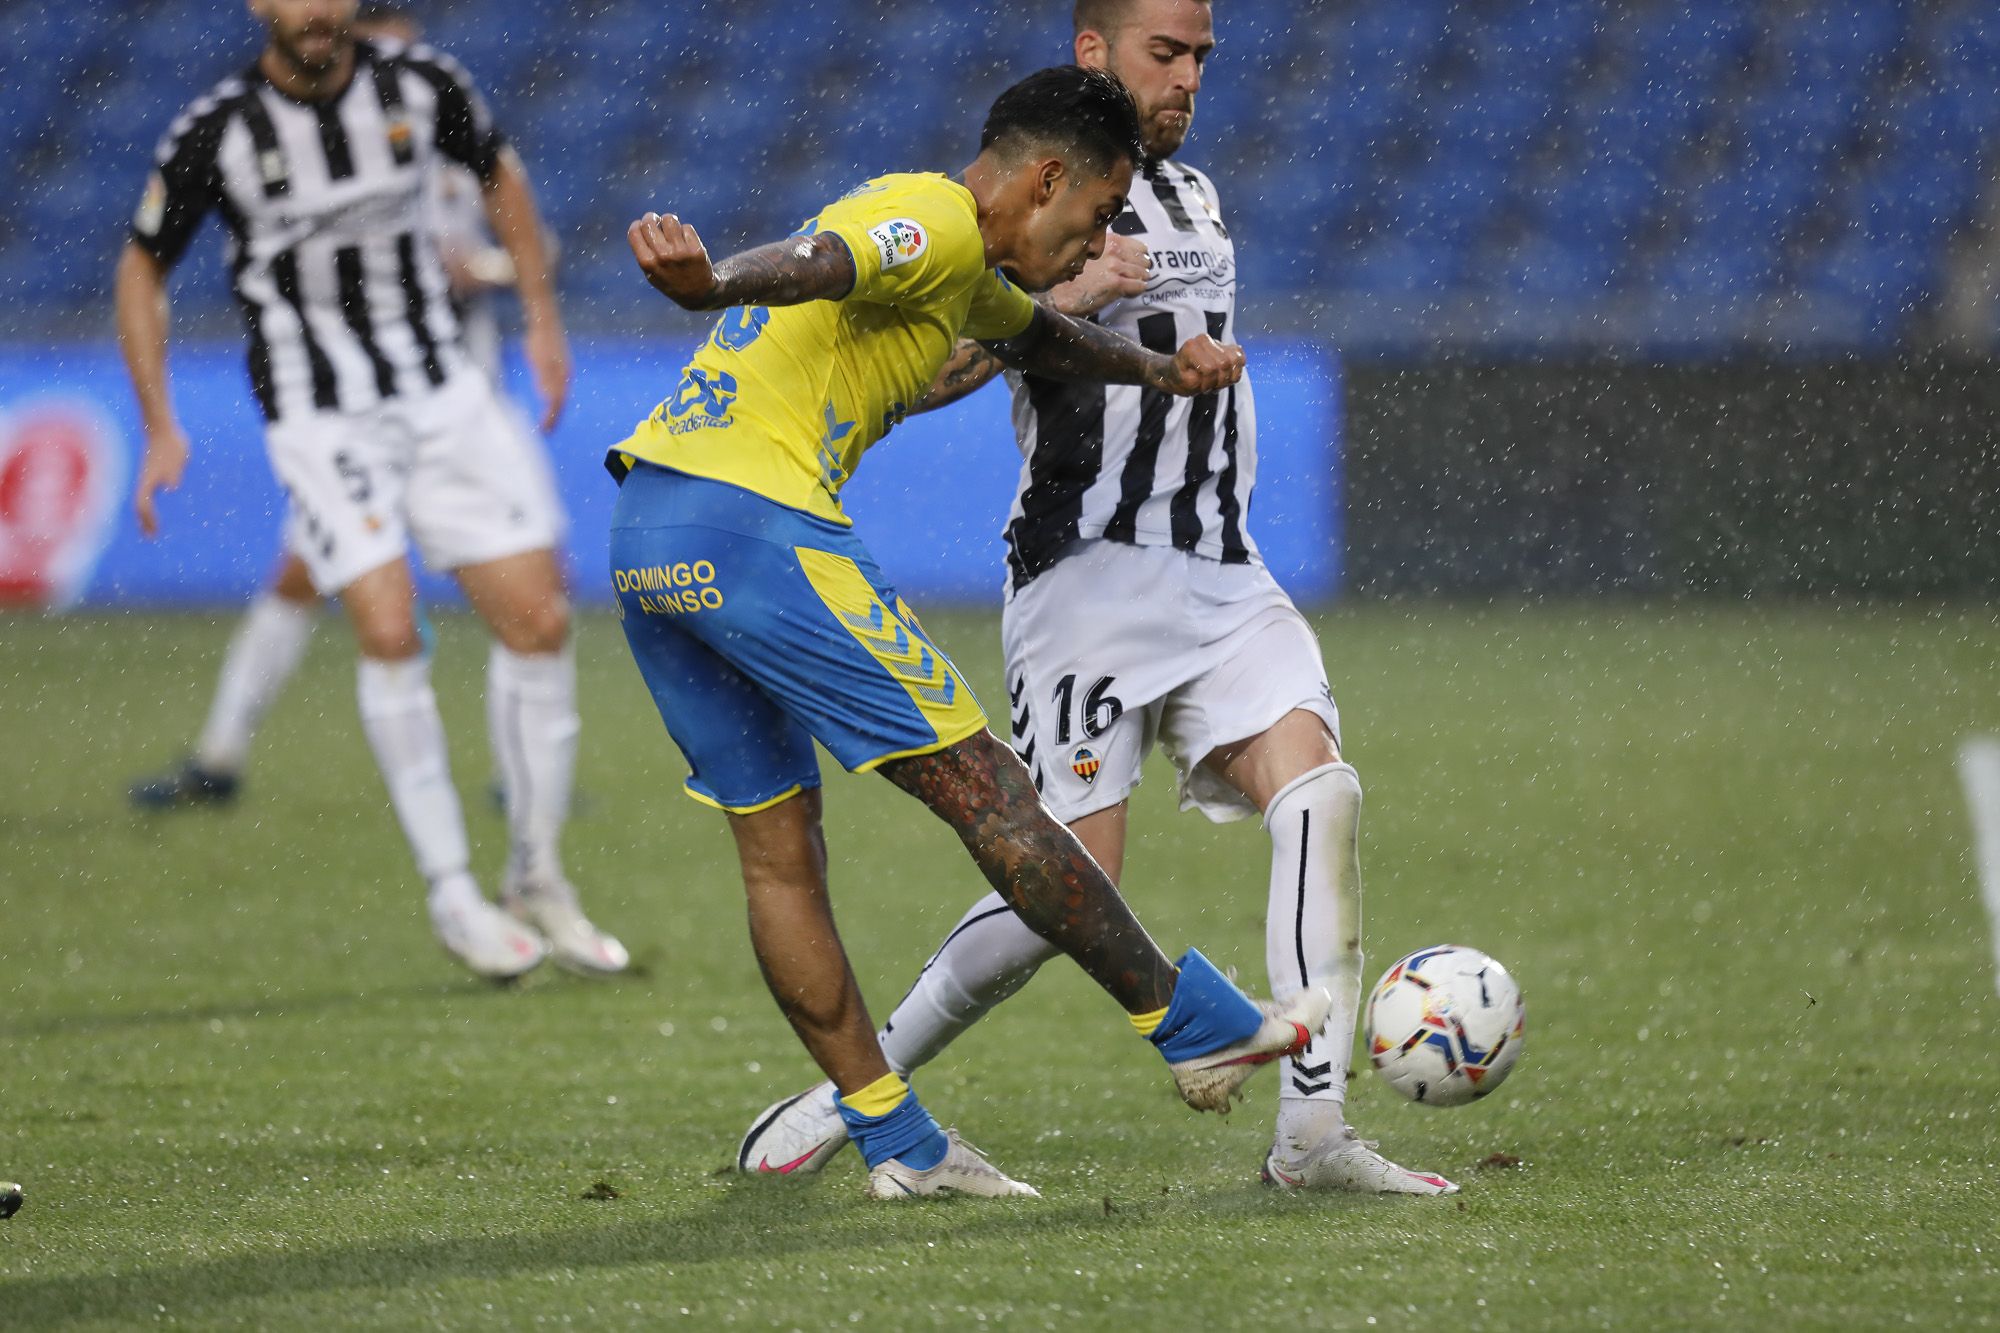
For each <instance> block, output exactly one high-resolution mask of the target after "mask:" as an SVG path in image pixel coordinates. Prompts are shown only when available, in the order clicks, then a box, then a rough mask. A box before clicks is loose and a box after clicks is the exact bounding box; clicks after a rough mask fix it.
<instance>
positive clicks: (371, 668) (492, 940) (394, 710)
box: [341, 560, 547, 980]
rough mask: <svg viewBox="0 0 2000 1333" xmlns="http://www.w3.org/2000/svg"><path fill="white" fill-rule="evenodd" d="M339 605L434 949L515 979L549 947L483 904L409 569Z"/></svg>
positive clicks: (376, 578)
mask: <svg viewBox="0 0 2000 1333" xmlns="http://www.w3.org/2000/svg"><path fill="white" fill-rule="evenodd" d="M341 604H342V605H343V606H344V607H345V608H346V609H347V613H348V618H349V619H350V620H352V621H353V623H354V632H355V638H356V640H357V642H358V643H359V645H360V648H361V664H360V667H359V670H358V671H357V673H356V689H355V693H356V696H357V698H358V700H359V703H360V705H361V729H362V730H363V731H364V732H365V733H367V736H368V744H369V747H370V748H371V749H373V750H374V752H375V762H376V764H377V765H378V766H379V767H380V768H381V770H382V780H383V782H384V783H385V784H386V785H387V786H388V789H389V804H390V806H391V807H392V808H393V809H394V810H395V812H396V819H397V822H398V823H400V824H401V825H402V827H403V836H404V837H405V838H406V839H408V841H409V844H410V851H411V853H412V854H413V855H414V856H415V857H416V862H417V870H418V871H419V872H420V873H421V874H422V875H423V877H424V881H425V883H427V884H428V885H429V886H430V894H429V902H428V906H429V908H430V917H431V926H432V928H433V929H434V930H435V931H436V932H437V937H438V942H439V943H440V944H442V945H443V946H444V947H445V948H446V949H447V950H449V951H450V952H451V953H452V954H454V955H456V956H457V957H458V959H459V960H460V961H461V962H463V963H464V964H465V965H466V966H467V967H469V968H471V969H472V970H473V971H474V972H477V973H478V974H479V975H481V976H484V977H492V978H494V979H496V980H507V979H509V978H512V977H517V976H520V975H521V974H522V973H524V972H526V971H528V970H529V969H531V968H533V967H534V966H536V965H537V964H538V963H540V962H541V961H542V958H543V956H544V955H545V954H546V953H547V946H546V945H545V944H544V943H543V942H542V938H541V936H539V935H537V934H535V933H534V932H533V931H531V930H529V929H527V928H526V927H524V926H522V925H520V924H519V923H518V922H516V921H515V920H514V919H513V918H512V917H510V916H508V915H507V914H506V913H505V912H502V911H501V910H500V909H499V908H497V907H495V906H494V905H493V904H492V903H490V902H488V901H487V900H486V897H485V895H484V894H482V893H481V892H480V891H479V884H478V882H477V881H476V880H474V879H473V877H472V872H471V869H470V867H471V854H470V850H469V848H468V847H467V844H466V838H465V818H464V815H463V813H462V812H461V810H460V809H459V804H458V791H457V789H456V788H454V787H453V786H452V783H451V762H450V757H449V754H448V752H447V750H446V747H445V738H444V722H443V721H442V719H440V718H439V717H438V707H437V696H436V695H435V694H434V693H432V691H431V667H430V659H429V657H428V656H426V655H425V653H424V652H423V641H422V638H421V636H420V635H419V634H418V632H417V623H416V613H415V605H416V604H415V590H414V588H413V586H412V584H411V582H410V571H409V567H408V566H407V565H406V564H404V563H403V562H402V561H400V560H397V561H392V562H390V563H389V564H386V565H381V566H378V567H377V568H375V569H372V570H370V571H368V572H367V573H365V574H363V575H362V576H361V577H360V578H358V579H356V580H355V581H354V582H353V583H351V584H349V585H348V586H347V587H346V588H345V589H343V590H342V592H341Z"/></svg>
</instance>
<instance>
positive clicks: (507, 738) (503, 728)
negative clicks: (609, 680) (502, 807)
mask: <svg viewBox="0 0 2000 1333" xmlns="http://www.w3.org/2000/svg"><path fill="white" fill-rule="evenodd" d="M486 724H487V730H488V734H489V735H490V737H491V739H492V742H493V755H494V758H495V759H496V760H497V761H498V762H499V766H500V776H501V788H502V790H504V791H505V792H506V794H507V826H508V831H509V835H510V837H511V839H512V842H513V864H514V868H515V869H516V870H517V871H518V872H520V873H522V874H525V875H529V876H531V877H532V876H538V875H560V874H561V873H562V854H561V843H562V830H563V823H564V821H565V820H567V819H568V818H569V798H570V787H571V785H572V783H573V782H574V780H575V776H576V735H577V731H578V722H577V716H576V656H575V654H574V652H573V651H572V650H571V648H570V646H569V645H568V644H564V645H563V647H562V648H561V649H560V650H559V651H557V652H553V653H525V654H524V653H516V652H512V651H510V650H509V649H507V648H504V647H502V646H501V645H500V644H498V643H496V644H494V645H493V652H492V655H491V656H490V657H489V658H488V659H487V663H486Z"/></svg>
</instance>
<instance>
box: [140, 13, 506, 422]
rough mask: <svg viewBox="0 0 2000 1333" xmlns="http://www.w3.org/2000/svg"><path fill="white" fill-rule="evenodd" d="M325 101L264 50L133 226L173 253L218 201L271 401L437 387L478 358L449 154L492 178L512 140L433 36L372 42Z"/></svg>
mask: <svg viewBox="0 0 2000 1333" xmlns="http://www.w3.org/2000/svg"><path fill="white" fill-rule="evenodd" d="M357 51H358V58H357V60H356V64H355V70H354V78H353V79H352V80H350V81H349V83H348V85H347V87H346V88H345V89H344V90H342V91H341V92H340V93H339V94H337V95H335V96H333V97H331V98H328V99H326V100H324V101H320V102H302V101H299V100H297V99H296V98H293V97H290V96H287V95H286V94H285V93H282V92H280V91H279V90H278V89H277V88H275V87H274V86H272V84H271V82H270V81H269V80H268V79H266V78H265V77H264V76H263V74H262V73H261V72H260V71H259V70H258V69H257V68H256V67H255V66H254V65H253V66H252V67H251V68H250V69H249V70H246V71H245V72H244V73H242V74H240V75H237V76H234V77H231V78H227V79H224V80H223V81H222V82H221V83H219V84H217V85H216V86H215V87H214V88H213V89H211V90H210V91H209V92H208V93H207V94H206V95H204V96H203V97H201V98H199V99H198V100H196V101H195V102H194V103H193V104H192V105H190V106H189V107H188V108H187V109H186V110H185V111H183V112H182V113H181V115H180V117H179V118H178V119H177V120H175V121H174V124H173V126H172V128H171V129H169V130H168V131H167V135H166V137H165V138H164V139H163V140H162V141H161V143H160V148H159V153H158V156H157V158H156V162H155V170H154V172H153V176H152V179H151V180H150V181H149V182H148V185H147V190H146V197H145V200H144V202H143V203H142V204H141V205H140V207H139V212H138V216H137V217H136V218H135V219H134V220H133V226H132V237H133V240H134V241H136V242H137V243H138V244H139V245H140V246H142V247H143V248H145V249H146V250H147V251H148V252H149V253H151V254H152V255H153V256H154V257H155V258H156V259H158V260H159V261H160V262H161V263H163V264H166V265H169V266H171V265H172V264H173V263H174V262H176V261H177V260H178V259H179V258H180V257H181V255H182V253H183V252H184V251H185V250H186V249H187V245H188V242H189V241H190V240H191V239H192V238H193V236H194V233H195V230H196V228H197V227H199V226H200V225H201V221H202V219H203V218H204V217H206V216H207V215H208V213H209V211H210V210H211V209H212V210H214V211H215V212H217V213H219V214H220V215H221V217H222V220H223V223H224V224H225V225H226V226H227V228H228V230H229V256H230V272H231V275H232V277H231V280H232V282H233V284H234V286H235V290H236V300H237V304H238V306H239V307H240V308H241V310H242V312H243V322H244V324H245V326H246V327H247V329H248V331H249V335H250V383H251V387H252V389H253V391H254V392H255V394H256V397H257V402H258V405H259V406H260V407H262V408H263V410H264V415H265V416H266V417H267V418H270V419H273V420H275V419H278V418H283V417H291V416H295V415H298V414H302V413H310V412H334V411H354V410H357V409H361V408H365V407H368V406H370V405H372V404H374V403H377V402H380V401H381V400H383V399H385V398H391V397H395V396H397V395H400V394H406V393H411V392H416V391H420V390H424V389H427V388H433V387H435V386H437V385H439V384H442V383H443V382H444V380H445V379H446V377H447V376H449V375H450V374H451V373H452V372H453V371H455V370H457V369H458V368H459V367H460V366H461V365H463V364H464V363H465V360H466V354H465V351H464V347H463V340H462V338H461V334H460V329H459V323H458V320H457V318H456V316H455V315H454V313H453V311H452V305H451V295H450V286H449V283H448V282H447V281H446V277H445V272H444V267H443V265H442V264H441V263H440V262H439V259H438V252H437V244H436V235H435V233H436V228H437V217H436V212H435V209H434V207H433V205H432V203H431V200H430V197H429V193H428V192H429V190H430V181H431V177H432V175H433V172H434V169H435V168H436V167H437V165H438V162H439V159H440V158H444V159H449V160H450V161H454V162H458V163H460V164H462V165H464V166H465V167H467V168H470V169H471V170H472V171H473V172H475V173H476V174H478V176H479V177H480V178H481V179H482V180H485V179H490V178H491V177H492V175H493V173H494V172H495V171H496V170H497V169H498V165H499V162H500V154H501V151H502V149H503V147H504V145H505V140H504V139H503V138H502V137H501V135H500V133H499V131H498V130H497V129H495V128H494V125H493V119H492V116H491V114H490V113H489V112H488V111H487V109H486V104H485V102H484V101H483V99H481V97H480V96H479V94H478V93H477V92H476V91H475V90H474V89H473V86H472V81H471V80H470V78H468V77H467V75H466V73H465V70H464V69H463V68H462V67H461V66H459V65H458V63H457V62H456V61H454V60H452V59H451V58H450V57H449V56H446V55H443V54H442V53H440V52H438V51H435V50H432V49H430V48H428V47H423V46H413V47H403V46H401V45H398V44H395V43H387V42H384V43H371V42H359V43H357Z"/></svg>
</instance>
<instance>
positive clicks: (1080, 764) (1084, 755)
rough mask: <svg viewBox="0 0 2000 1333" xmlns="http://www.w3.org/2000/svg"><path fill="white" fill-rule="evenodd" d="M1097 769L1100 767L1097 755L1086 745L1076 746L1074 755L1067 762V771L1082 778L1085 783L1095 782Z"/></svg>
mask: <svg viewBox="0 0 2000 1333" xmlns="http://www.w3.org/2000/svg"><path fill="white" fill-rule="evenodd" d="M1099 767H1101V765H1100V764H1099V763H1098V759H1097V755H1096V754H1095V753H1094V752H1093V751H1092V750H1091V748H1090V747H1089V746H1088V745H1080V746H1078V747H1077V750H1076V755H1075V756H1074V757H1073V758H1072V759H1071V760H1070V761H1069V771H1070V772H1072V773H1074V774H1076V775H1077V776H1078V777H1080V778H1082V779H1083V780H1084V782H1086V783H1091V782H1095V781H1097V770H1098V769H1099Z"/></svg>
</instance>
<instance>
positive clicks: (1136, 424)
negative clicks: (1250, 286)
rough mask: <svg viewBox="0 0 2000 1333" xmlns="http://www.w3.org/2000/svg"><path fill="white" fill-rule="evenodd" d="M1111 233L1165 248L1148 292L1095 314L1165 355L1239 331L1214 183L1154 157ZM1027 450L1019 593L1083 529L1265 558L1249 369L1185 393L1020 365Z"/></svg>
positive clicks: (1014, 525) (1242, 558)
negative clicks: (1032, 371) (1257, 523)
mask: <svg viewBox="0 0 2000 1333" xmlns="http://www.w3.org/2000/svg"><path fill="white" fill-rule="evenodd" d="M1111 229H1112V230H1113V231H1114V232H1118V233H1120V234H1122V235H1126V236H1135V237H1137V238H1138V239H1139V240H1141V241H1143V242H1145V244H1146V247H1147V248H1148V249H1149V250H1151V251H1152V256H1153V272H1152V277H1151V279H1150V280H1149V281H1148V282H1147V284H1146V290H1145V291H1144V292H1142V293H1140V294H1139V295H1138V296H1136V297H1132V298H1129V299H1126V300H1120V301H1115V302H1113V303H1112V304H1110V305H1108V306H1106V307H1105V308H1104V309H1103V310H1102V311H1100V312H1099V313H1098V314H1097V315H1096V316H1094V318H1095V319H1096V320H1097V321H1098V322H1099V323H1101V324H1103V325H1104V326H1105V327H1107V328H1110V329H1115V330H1116V331H1117V332H1119V333H1122V334H1124V335H1125V336H1127V337H1129V338H1134V339H1137V340H1138V341H1139V342H1141V343H1143V344H1145V345H1146V346H1147V347H1149V348H1151V349H1152V350H1154V351H1156V352H1165V353H1168V354H1172V353H1173V352H1174V351H1175V350H1176V349H1177V348H1179V347H1180V345H1181V344H1182V343H1184V342H1186V341H1187V340H1188V339H1190V338H1194V337H1197V336H1199V335H1201V334H1203V333H1206V334H1209V335H1211V336H1213V337H1214V338H1215V339H1216V340H1217V341H1219V342H1231V341H1234V339H1235V331H1236V247H1235V245H1234V243H1233V242H1231V240H1230V239H1229V229H1228V228H1227V227H1225V226H1224V225H1223V223H1222V213H1221V209H1220V206H1219V204H1218V202H1217V199H1216V194H1215V186H1214V185H1213V184H1211V183H1210V182H1209V179H1208V177H1206V176H1204V175H1203V174H1202V173H1201V172H1199V171H1196V170H1194V169H1193V168H1192V167H1185V166H1181V165H1180V164H1178V163H1176V162H1172V161H1156V162H1151V163H1148V164H1147V165H1146V166H1145V167H1143V168H1142V169H1141V170H1140V171H1139V172H1138V173H1137V174H1136V175H1135V176H1134V177H1133V179H1132V192H1131V197H1130V199H1129V200H1128V201H1127V203H1126V205H1125V211H1124V212H1123V213H1121V214H1120V215H1119V216H1118V218H1117V220H1116V221H1114V222H1113V223H1112V224H1111ZM1007 380H1008V383H1009V385H1010V386H1011V387H1012V388H1013V390H1014V435H1015V439H1016V442H1017V443H1018V444H1019V445H1020V448H1021V453H1022V456H1023V460H1024V461H1023V464H1022V467H1021V482H1020V488H1019V490H1018V491H1017V492H1016V494H1015V497H1014V509H1013V513H1012V514H1011V515H1010V516H1009V518H1008V521H1007V532H1006V537H1007V567H1008V573H1009V578H1010V581H1011V583H1012V586H1013V587H1015V588H1017V589H1018V588H1020V587H1022V586H1024V585H1025V584H1026V583H1028V581H1029V580H1031V579H1033V578H1034V577H1035V576H1036V575H1038V574H1040V573H1042V572H1044V571H1045V570H1047V569H1048V568H1049V567H1050V566H1051V565H1053V564H1055V562H1056V561H1057V560H1058V559H1060V558H1061V556H1062V553H1063V550H1064V548H1065V547H1066V546H1068V545H1069V543H1070V542H1072V541H1074V540H1076V539H1077V538H1079V537H1103V538H1106V539H1108V540H1111V541H1119V542H1127V543H1130V544H1132V545H1135V546H1171V547H1173V548H1175V549H1177V550H1182V551H1193V552H1197V553H1199V554H1201V555H1204V556H1208V557H1210V558H1211V559H1215V560H1221V561H1224V562H1227V563H1230V564H1247V563H1250V562H1252V561H1255V560H1256V559H1257V558H1258V557H1257V548H1256V545H1255V543H1253V542H1252V541H1251V540H1250V537H1249V534H1248V533H1247V532H1246V531H1245V530H1244V516H1245V513H1246V511H1247V510H1248V509H1249V507H1250V489H1251V486H1252V484H1253V483H1254V482H1255V480H1256V473H1257V451H1256V411H1255V408H1254V406H1253V405H1252V402H1251V395H1250V381H1249V379H1248V378H1247V377H1246V378H1245V379H1243V380H1242V381H1241V382H1240V383H1238V384H1236V385H1235V386H1233V387H1231V388H1229V389H1226V390H1224V391H1223V392H1221V393H1216V394H1205V395H1203V396H1201V397H1199V398H1176V397H1173V396H1171V395H1169V394H1164V393H1160V392H1158V391H1157V390H1153V389H1142V388H1140V387H1138V386H1136V385H1123V384H1114V385H1102V384H1080V383H1073V382H1067V381H1059V380H1050V379H1043V378H1041V377H1039V376H1035V375H1022V374H1019V373H1017V372H1013V371H1009V372H1008V375H1007Z"/></svg>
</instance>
